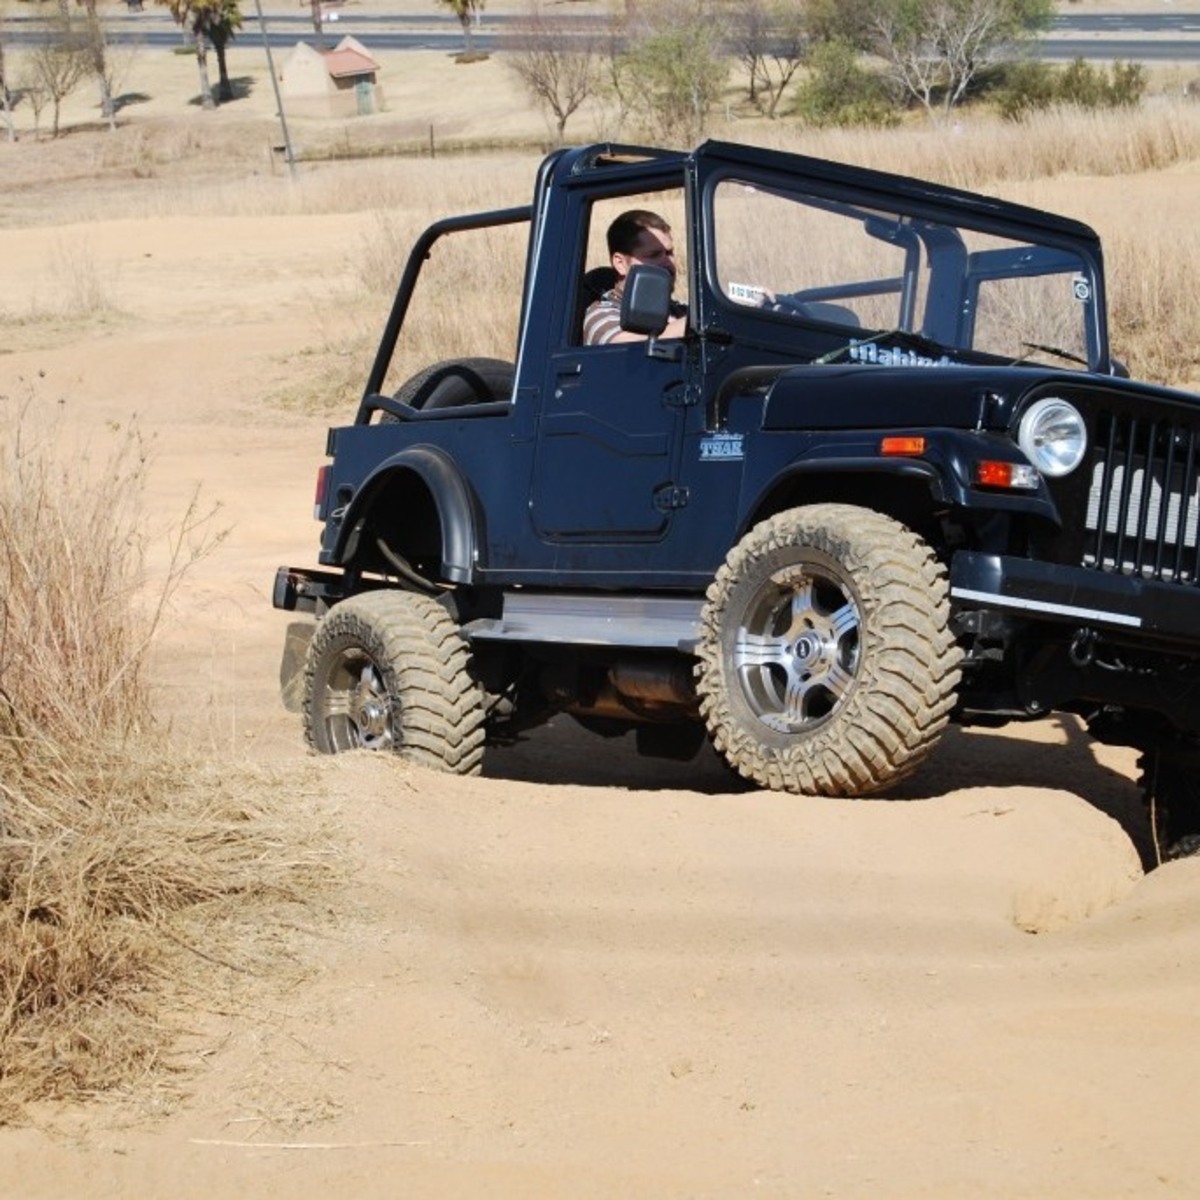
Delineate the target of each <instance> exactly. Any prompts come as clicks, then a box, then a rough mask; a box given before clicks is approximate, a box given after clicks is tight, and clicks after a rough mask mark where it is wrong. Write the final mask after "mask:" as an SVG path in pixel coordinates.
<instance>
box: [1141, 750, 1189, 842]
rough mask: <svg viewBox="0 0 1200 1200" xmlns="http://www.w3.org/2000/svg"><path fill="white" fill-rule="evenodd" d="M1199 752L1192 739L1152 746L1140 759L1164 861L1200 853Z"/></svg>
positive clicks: (1153, 833)
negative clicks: (1176, 744) (1184, 741)
mask: <svg viewBox="0 0 1200 1200" xmlns="http://www.w3.org/2000/svg"><path fill="white" fill-rule="evenodd" d="M1181 751H1183V752H1181ZM1198 754H1200V745H1198V744H1197V741H1196V739H1189V740H1188V741H1187V742H1186V743H1184V745H1183V746H1182V747H1179V746H1170V745H1168V746H1166V747H1163V746H1155V747H1152V748H1150V749H1149V750H1146V751H1145V752H1144V753H1143V754H1142V755H1141V757H1140V758H1139V759H1138V787H1139V789H1140V790H1141V793H1142V798H1143V799H1144V800H1145V803H1146V812H1147V815H1148V817H1149V819H1150V832H1151V836H1152V837H1153V839H1154V853H1155V857H1156V859H1157V861H1158V862H1160V863H1163V862H1170V861H1172V860H1173V859H1177V858H1191V857H1193V856H1195V855H1200V778H1197V756H1198Z"/></svg>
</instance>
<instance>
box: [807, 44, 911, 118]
mask: <svg viewBox="0 0 1200 1200" xmlns="http://www.w3.org/2000/svg"><path fill="white" fill-rule="evenodd" d="M796 113H797V115H798V116H800V117H801V118H802V119H803V120H805V121H807V122H808V123H809V124H810V125H850V126H853V125H869V126H889V125H895V124H896V123H897V122H898V121H899V119H900V118H899V115H898V113H897V111H896V107H895V105H894V104H893V103H891V102H890V100H889V98H888V95H887V90H886V88H885V87H884V84H883V82H882V80H881V79H880V78H879V76H878V75H876V74H874V73H872V72H871V71H868V70H867V69H866V67H864V66H863V63H862V60H861V58H860V57H859V54H858V51H857V50H855V48H854V47H853V46H852V45H850V43H849V42H846V41H842V40H841V39H839V38H833V39H831V40H829V41H823V42H821V43H820V44H818V45H817V46H815V47H814V48H813V51H812V54H811V56H810V58H809V73H808V78H807V79H805V81H804V82H803V83H802V84H801V85H800V87H799V88H798V89H797V93H796Z"/></svg>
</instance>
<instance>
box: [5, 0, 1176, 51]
mask: <svg viewBox="0 0 1200 1200" xmlns="http://www.w3.org/2000/svg"><path fill="white" fill-rule="evenodd" d="M145 2H146V8H145V10H144V11H142V12H139V13H128V14H124V13H123V14H121V15H119V16H116V17H113V18H111V19H110V28H111V37H112V40H113V41H114V42H137V43H140V44H141V45H144V46H158V47H169V46H178V45H179V44H180V42H181V41H182V34H181V32H180V30H179V29H178V27H177V26H176V25H175V24H174V22H173V21H172V20H171V17H170V15H169V14H168V13H167V12H165V11H164V10H162V9H156V8H155V7H154V5H153V3H152V0H145ZM247 18H248V19H247V22H246V27H245V29H244V30H243V31H242V34H241V37H240V39H239V41H240V42H241V43H242V44H243V45H244V44H246V43H247V42H249V41H251V40H254V41H256V42H257V41H259V40H260V34H259V31H258V23H257V21H256V20H255V19H254V16H253V13H252V12H250V11H249V6H247ZM515 19H517V18H515V17H513V16H510V15H508V14H503V13H500V14H495V15H492V16H485V19H484V22H483V25H482V27H481V28H480V29H479V30H477V31H476V33H475V39H474V41H475V47H476V49H478V50H485V51H486V50H495V49H497V47H498V43H499V40H500V38H501V36H502V35H503V32H504V29H505V26H506V25H508V24H509V23H510V22H511V21H513V20H515ZM569 19H572V20H578V21H579V23H580V27H581V28H582V26H583V21H584V18H569ZM6 26H7V29H6V34H5V41H6V42H7V43H8V44H10V45H21V44H29V43H33V42H36V41H38V40H39V38H40V37H41V36H42V35H41V23H40V18H39V17H35V16H30V15H26V14H20V15H12V16H9V17H8V19H7V21H6ZM267 26H268V29H267V32H268V37H269V40H270V43H271V45H272V47H275V48H279V49H286V48H288V47H290V46H293V45H294V44H295V43H296V42H297V41H301V40H307V39H311V38H312V36H313V31H312V22H311V19H310V18H309V15H308V13H307V12H300V13H295V12H293V13H286V14H272V15H271V16H270V17H268V20H267ZM325 29H326V35H327V37H328V39H329V41H330V42H331V43H332V42H335V41H336V40H337V39H338V38H339V37H341V35H342V34H344V33H351V34H354V35H356V36H358V37H362V38H363V39H364V40H367V41H368V42H369V45H370V47H371V48H372V49H375V50H438V51H442V52H444V53H452V52H454V51H457V50H461V49H462V46H463V38H462V33H461V31H460V29H459V28H458V25H457V23H456V22H455V21H453V20H452V19H448V18H445V17H443V18H440V19H439V18H437V17H436V16H429V17H426V16H423V15H419V14H416V15H414V14H406V15H389V16H368V15H365V14H360V13H338V17H337V20H329V21H328V22H327V24H326V27H325ZM1039 52H1040V54H1041V56H1042V57H1043V58H1048V59H1053V60H1067V61H1069V60H1072V59H1075V58H1095V59H1109V60H1112V59H1121V60H1124V61H1130V62H1194V61H1200V12H1195V13H1126V14H1115V13H1114V14H1108V15H1103V16H1099V15H1077V14H1073V13H1064V14H1062V15H1060V16H1058V17H1056V18H1055V19H1054V21H1053V23H1052V25H1051V28H1050V36H1048V37H1046V38H1044V39H1043V40H1042V41H1041V43H1040V50H1039Z"/></svg>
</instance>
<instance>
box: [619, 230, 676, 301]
mask: <svg viewBox="0 0 1200 1200" xmlns="http://www.w3.org/2000/svg"><path fill="white" fill-rule="evenodd" d="M638 264H645V265H647V266H651V267H662V268H663V269H664V270H666V271H669V272H670V273H671V287H672V288H674V286H675V243H674V241H672V240H671V235H670V233H669V232H668V231H667V230H665V229H643V230H642V231H641V233H640V234H639V235H638V240H637V241H636V242H635V243H634V247H633V253H632V254H620V253H618V254H614V255H613V267H614V268H615V269H616V272H617V274H618V275H619V276H620V277H621V278H622V279H624V278H625V276H626V275H628V274H629V268H630V267H632V266H636V265H638Z"/></svg>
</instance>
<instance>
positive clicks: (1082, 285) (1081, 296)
mask: <svg viewBox="0 0 1200 1200" xmlns="http://www.w3.org/2000/svg"><path fill="white" fill-rule="evenodd" d="M1071 286H1072V287H1073V288H1074V289H1075V299H1076V300H1078V301H1079V303H1080V304H1086V303H1087V302H1088V301H1089V300H1090V299H1091V298H1092V285H1091V284H1090V283H1088V281H1087V280H1086V279H1076V280H1075V281H1074V282H1073V283H1072V285H1071Z"/></svg>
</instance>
